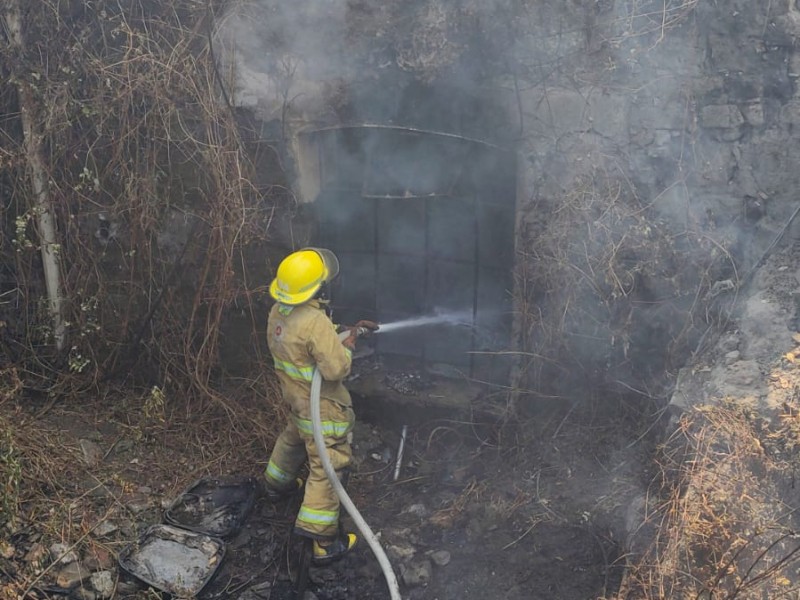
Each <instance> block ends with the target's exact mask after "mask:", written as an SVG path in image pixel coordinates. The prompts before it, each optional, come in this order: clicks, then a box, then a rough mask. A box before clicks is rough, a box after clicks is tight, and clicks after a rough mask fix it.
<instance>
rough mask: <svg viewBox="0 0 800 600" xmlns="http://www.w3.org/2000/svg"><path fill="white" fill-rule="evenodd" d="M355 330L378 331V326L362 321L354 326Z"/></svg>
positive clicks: (372, 322) (371, 322)
mask: <svg viewBox="0 0 800 600" xmlns="http://www.w3.org/2000/svg"><path fill="white" fill-rule="evenodd" d="M355 328H356V329H366V330H367V331H368V332H373V331H378V329H379V328H380V325H378V324H377V323H376V322H375V321H367V320H366V319H363V320H361V321H359V322H358V323H356V324H355Z"/></svg>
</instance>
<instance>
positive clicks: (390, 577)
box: [311, 367, 402, 600]
mask: <svg viewBox="0 0 800 600" xmlns="http://www.w3.org/2000/svg"><path fill="white" fill-rule="evenodd" d="M321 390H322V375H320V374H319V370H318V369H317V368H316V367H315V368H314V376H313V377H312V378H311V424H312V426H313V429H314V444H316V446H317V454H319V458H320V460H321V461H322V468H323V469H325V475H327V476H328V480H329V481H330V482H331V486H333V491H334V492H336V495H337V496H339V500H340V501H341V503H342V506H344V507H345V510H347V514H349V515H350V517H351V518H352V519H353V521H354V522H355V524H356V527H358V530H359V531H360V532H361V535H363V536H364V539H366V540H367V543H368V544H369V547H370V548H371V549H372V552H373V554H375V558H377V559H378V563H379V564H380V566H381V570H383V576H384V577H385V578H386V584H387V585H388V586H389V593H390V594H391V597H392V600H402V598H401V597H400V587H399V586H398V584H397V578H396V577H395V575H394V571H393V570H392V565H391V563H390V562H389V558H388V557H387V556H386V553H385V552H384V551H383V548H381V545H380V542H378V538H377V537H376V536H375V534H374V533H372V530H371V529H370V528H369V525H367V522H366V521H365V520H364V518H363V517H362V516H361V513H359V512H358V509H357V508H356V506H355V504H353V501H352V500H350V496H348V495H347V492H346V491H345V489H344V486H343V485H342V482H341V481H339V476H338V475H336V471H335V470H334V468H333V465H332V464H331V459H330V457H329V456H328V448H327V446H326V445H325V439H324V438H323V437H322V417H321V416H320V409H319V406H320V399H319V397H320V392H321Z"/></svg>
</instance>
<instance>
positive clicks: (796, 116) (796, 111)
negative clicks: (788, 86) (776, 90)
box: [781, 100, 800, 125]
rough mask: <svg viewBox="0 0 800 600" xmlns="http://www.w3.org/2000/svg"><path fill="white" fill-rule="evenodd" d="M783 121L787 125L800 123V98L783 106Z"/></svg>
mask: <svg viewBox="0 0 800 600" xmlns="http://www.w3.org/2000/svg"><path fill="white" fill-rule="evenodd" d="M781 122H782V123H783V124H785V125H796V124H797V123H800V100H790V101H789V102H787V103H786V104H784V105H783V107H782V108H781Z"/></svg>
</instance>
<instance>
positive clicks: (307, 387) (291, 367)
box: [265, 300, 355, 539]
mask: <svg viewBox="0 0 800 600" xmlns="http://www.w3.org/2000/svg"><path fill="white" fill-rule="evenodd" d="M267 343H268V345H269V349H270V352H271V353H272V357H273V359H274V362H275V372H276V374H277V376H278V379H279V380H280V384H281V390H282V393H283V398H284V400H285V401H286V402H288V404H289V407H290V410H291V417H290V419H289V422H288V423H287V425H286V428H285V429H284V430H283V433H281V435H280V436H279V437H278V440H277V442H276V443H275V448H274V449H273V451H272V455H271V456H270V459H269V463H268V465H267V469H266V473H265V476H266V479H267V485H269V486H270V487H272V488H274V489H276V490H278V491H281V490H289V489H292V488H293V487H294V486H295V485H297V484H296V478H297V474H298V471H299V470H300V467H301V466H302V465H303V463H304V462H305V460H306V457H307V458H308V463H309V476H308V481H307V482H306V489H305V495H304V497H303V504H302V506H301V507H300V511H299V512H298V515H297V521H296V522H295V527H296V529H297V530H298V532H299V533H301V534H305V535H307V536H309V537H313V538H317V539H327V538H332V537H334V536H336V534H337V532H338V524H339V498H338V497H337V496H336V494H335V493H334V491H333V488H332V487H331V485H330V482H329V481H328V478H327V476H326V475H325V471H324V470H323V468H322V462H321V461H320V458H319V455H318V454H317V449H316V446H315V444H314V438H313V430H312V426H311V399H310V396H311V377H312V375H313V373H314V367H315V366H316V367H317V368H318V369H319V371H320V375H322V390H321V394H320V413H321V415H320V416H321V418H322V435H323V437H324V438H325V445H326V446H327V447H328V455H329V456H330V459H331V462H332V463H333V468H334V469H335V470H336V471H337V472H340V471H341V470H342V469H344V468H346V467H348V466H349V465H350V462H351V460H352V449H351V447H350V439H349V438H350V432H351V430H352V428H353V423H354V420H355V417H354V414H353V409H352V400H351V399H350V393H349V392H348V391H347V389H346V388H345V387H344V385H343V384H342V379H344V378H345V377H346V376H347V375H348V374H349V373H350V365H351V362H352V356H351V353H350V350H349V349H348V348H346V347H345V346H343V345H342V343H341V341H340V340H339V338H338V336H337V334H336V327H335V326H334V324H333V322H332V321H331V320H330V319H329V318H328V316H327V314H326V313H325V310H324V308H323V306H322V305H321V304H320V302H319V301H318V300H310V301H308V302H306V303H304V304H301V305H298V306H286V305H283V304H276V305H275V306H273V307H272V310H271V311H270V314H269V320H268V322H267Z"/></svg>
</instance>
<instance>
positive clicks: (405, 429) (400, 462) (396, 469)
mask: <svg viewBox="0 0 800 600" xmlns="http://www.w3.org/2000/svg"><path fill="white" fill-rule="evenodd" d="M407 433H408V425H403V433H402V434H400V447H399V448H398V449H397V463H396V464H395V466H394V481H397V479H398V478H399V477H400V468H401V466H402V465H403V450H404V449H405V446H406V434H407Z"/></svg>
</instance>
